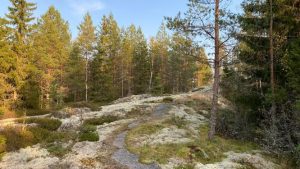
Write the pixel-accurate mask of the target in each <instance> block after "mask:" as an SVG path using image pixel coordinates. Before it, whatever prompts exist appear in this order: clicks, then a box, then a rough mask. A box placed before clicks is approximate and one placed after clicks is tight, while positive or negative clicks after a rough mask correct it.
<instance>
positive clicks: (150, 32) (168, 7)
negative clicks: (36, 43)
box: [0, 0, 242, 38]
mask: <svg viewBox="0 0 300 169" xmlns="http://www.w3.org/2000/svg"><path fill="white" fill-rule="evenodd" d="M28 1H29V2H34V3H36V4H37V10H36V11H35V12H34V15H35V17H40V16H41V15H42V14H44V13H45V12H46V11H47V9H48V8H49V6H51V5H53V6H55V8H56V9H58V10H59V11H60V12H61V15H62V17H63V18H64V19H65V20H67V21H68V22H69V25H70V30H71V33H72V37H73V38H75V37H76V35H77V32H78V29H77V27H78V25H79V24H80V22H82V19H83V16H84V14H85V13H86V12H89V13H90V14H91V16H92V19H93V22H94V25H97V26H98V25H100V21H101V18H102V16H103V15H109V14H110V13H112V14H113V15H114V17H115V19H116V20H117V22H118V24H119V26H120V27H126V26H129V25H130V24H135V25H136V26H140V27H141V28H142V30H143V32H144V34H145V36H146V37H147V38H149V37H151V36H155V35H156V33H157V31H158V28H159V26H160V25H161V23H162V21H163V20H164V17H165V16H176V14H177V13H178V12H179V11H181V12H184V11H185V10H186V9H187V6H186V4H187V0H28ZM231 1H232V2H231V5H230V8H231V9H232V10H233V11H235V12H237V11H240V10H241V7H240V4H241V2H242V0H231ZM8 6H10V2H9V0H0V16H2V17H3V16H4V15H5V13H7V7H8Z"/></svg>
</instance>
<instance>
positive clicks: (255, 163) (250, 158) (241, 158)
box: [195, 152, 278, 169]
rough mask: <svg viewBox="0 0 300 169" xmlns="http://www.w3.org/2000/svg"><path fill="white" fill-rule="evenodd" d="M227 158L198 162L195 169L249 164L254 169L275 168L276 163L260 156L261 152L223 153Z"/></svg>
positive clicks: (238, 166) (223, 167)
mask: <svg viewBox="0 0 300 169" xmlns="http://www.w3.org/2000/svg"><path fill="white" fill-rule="evenodd" d="M225 155H227V158H225V159H224V160H222V161H221V162H218V163H214V164H201V163H198V164H196V166H195V169H239V168H243V167H246V166H250V167H253V168H256V169H277V168H278V165H276V164H274V163H273V162H271V161H268V160H266V159H264V158H263V157H262V155H261V154H258V153H257V154H249V153H235V152H227V153H225Z"/></svg>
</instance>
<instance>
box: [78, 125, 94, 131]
mask: <svg viewBox="0 0 300 169" xmlns="http://www.w3.org/2000/svg"><path fill="white" fill-rule="evenodd" d="M96 130H97V127H96V126H94V125H89V124H88V125H83V126H82V127H81V129H80V131H81V132H84V133H87V132H93V131H96Z"/></svg>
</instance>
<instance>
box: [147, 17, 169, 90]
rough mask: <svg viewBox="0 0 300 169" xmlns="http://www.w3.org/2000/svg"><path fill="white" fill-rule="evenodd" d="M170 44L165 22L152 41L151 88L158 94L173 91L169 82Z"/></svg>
mask: <svg viewBox="0 0 300 169" xmlns="http://www.w3.org/2000/svg"><path fill="white" fill-rule="evenodd" d="M169 45H170V38H169V35H168V34H167V32H166V27H165V24H164V23H162V25H161V26H160V29H159V31H158V33H157V35H156V37H155V38H154V39H152V40H151V41H150V53H149V55H150V59H151V60H150V61H151V74H150V82H149V83H150V84H149V90H150V91H151V92H154V93H156V94H163V93H170V92H171V90H170V84H169V83H168V82H169V81H168V78H169V75H168V72H169V70H168V69H169V65H168V62H169V61H168V59H169Z"/></svg>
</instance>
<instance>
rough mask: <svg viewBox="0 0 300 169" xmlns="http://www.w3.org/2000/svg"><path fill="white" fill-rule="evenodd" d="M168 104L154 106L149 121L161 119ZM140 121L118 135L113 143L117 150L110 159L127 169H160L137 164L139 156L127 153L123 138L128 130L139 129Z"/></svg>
mask: <svg viewBox="0 0 300 169" xmlns="http://www.w3.org/2000/svg"><path fill="white" fill-rule="evenodd" d="M169 107H170V106H169V105H168V104H160V105H158V106H156V107H155V108H154V110H153V112H152V114H151V117H150V118H151V119H157V118H162V117H163V116H165V115H166V114H167V112H168V111H169ZM140 125H141V120H136V121H134V122H132V123H130V124H129V125H128V130H126V131H124V132H122V133H120V134H118V135H117V136H116V138H115V140H114V142H113V145H114V146H115V147H116V148H117V150H116V151H115V152H114V153H113V155H112V159H114V160H115V161H116V162H118V163H119V164H121V165H123V166H126V167H128V168H129V169H160V167H159V165H158V164H156V163H151V164H142V163H140V162H139V156H138V155H136V154H133V153H131V152H129V151H128V150H127V149H126V145H125V138H126V136H127V133H128V131H129V130H131V129H134V128H136V127H139V126H140Z"/></svg>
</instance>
